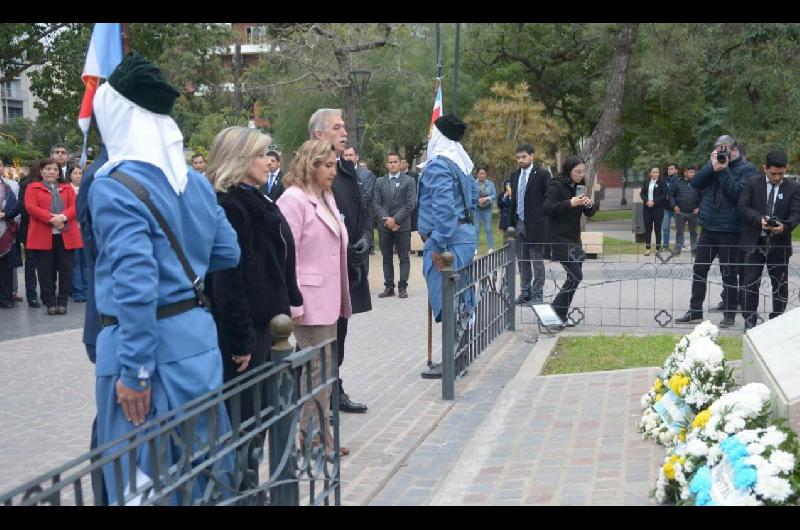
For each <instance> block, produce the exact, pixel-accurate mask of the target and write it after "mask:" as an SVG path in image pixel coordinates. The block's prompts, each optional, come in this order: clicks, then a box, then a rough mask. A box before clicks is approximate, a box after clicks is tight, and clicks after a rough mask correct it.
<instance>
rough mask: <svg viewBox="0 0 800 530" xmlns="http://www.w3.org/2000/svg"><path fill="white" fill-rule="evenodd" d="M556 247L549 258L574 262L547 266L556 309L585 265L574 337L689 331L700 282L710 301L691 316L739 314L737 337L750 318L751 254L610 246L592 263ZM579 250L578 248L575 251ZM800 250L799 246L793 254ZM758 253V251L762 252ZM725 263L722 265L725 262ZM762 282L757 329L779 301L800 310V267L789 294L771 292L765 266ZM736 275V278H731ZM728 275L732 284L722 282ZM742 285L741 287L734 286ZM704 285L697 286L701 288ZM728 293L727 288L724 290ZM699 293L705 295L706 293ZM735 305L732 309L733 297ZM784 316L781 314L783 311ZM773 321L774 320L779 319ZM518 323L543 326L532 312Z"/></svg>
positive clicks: (790, 278)
mask: <svg viewBox="0 0 800 530" xmlns="http://www.w3.org/2000/svg"><path fill="white" fill-rule="evenodd" d="M558 247H559V246H558V245H554V244H553V245H551V244H548V245H547V249H548V250H550V251H551V252H550V253H548V252H547V251H546V252H545V255H546V256H547V255H553V256H555V255H557V254H562V255H564V254H566V255H568V257H569V259H567V260H564V261H553V260H549V259H545V271H546V281H545V286H544V293H543V294H544V300H543V301H544V302H545V303H552V302H553V301H554V298H555V297H556V296H557V294H558V293H559V292H560V291H561V290H562V288H563V287H564V282H565V280H566V279H567V274H568V273H567V272H566V268H567V267H565V265H570V264H580V265H581V272H582V279H581V281H580V284H579V286H578V288H577V289H576V290H575V293H574V295H573V298H572V300H571V303H570V305H569V309H568V313H567V316H568V317H569V319H570V321H571V323H574V324H575V326H576V327H575V328H573V329H574V330H575V331H580V330H586V331H598V330H600V331H603V330H614V329H617V328H623V329H629V330H638V331H650V332H652V331H654V330H667V329H671V328H677V329H685V328H686V327H688V326H690V325H692V324H691V323H686V324H682V323H677V322H676V319H678V318H680V317H683V316H684V315H685V313H687V312H690V310H691V309H692V308H691V306H690V300H691V298H692V288H693V285H692V284H693V283H694V280H695V279H697V280H698V282H697V283H698V284H704V286H705V287H704V290H705V295H704V297H703V299H702V302H701V304H702V306H701V308H700V309H699V311H697V309H695V311H694V312H693V316H695V317H699V316H702V317H703V318H705V319H709V318H712V319H713V318H714V315H718V316H719V318H720V319H721V318H722V317H723V316H725V315H726V314H728V315H733V314H736V315H740V316H737V317H735V318H736V320H735V325H734V327H733V328H731V329H732V330H733V331H734V332H738V333H741V332H743V331H744V325H743V323H744V321H743V320H742V318H741V315H743V312H744V307H743V304H744V293H745V291H746V289H745V288H744V287H738V285H742V286H744V285H745V283H746V281H745V274H746V272H747V269H748V268H752V267H756V265H753V264H748V261H747V260H748V258H749V254H750V252H751V251H753V248H752V247H742V246H738V245H730V246H727V247H721V248H720V250H721V251H722V252H721V254H722V255H723V256H724V255H725V254H727V255H728V256H729V257H728V258H723V259H722V260H720V256H719V254H720V253H717V254H714V255H712V259H707V257H708V254H706V253H705V252H698V254H697V255H698V256H701V257H702V256H706V259H702V260H701V261H698V259H697V257H696V256H695V255H694V252H692V251H682V250H678V249H675V248H669V249H667V248H665V249H661V250H658V251H656V252H653V253H652V254H650V255H644V252H645V250H646V249H645V246H644V245H637V244H635V243H629V244H627V243H626V244H624V245H616V246H612V247H609V246H605V248H604V249H603V252H601V253H597V254H596V255H594V256H592V255H591V254H590V255H589V256H588V257H586V256H585V254H584V253H581V252H578V253H577V255H576V254H570V253H568V252H566V249H562V252H559V251H558V250H557V249H558ZM573 248H574V247H573ZM798 250H800V248H798V247H794V254H797V252H798ZM756 251H757V250H756ZM720 261H721V262H720ZM703 269H707V270H708V272H707V276H706V279H705V281H704V282H703V281H702V272H703ZM762 269H763V271H762V272H761V274H759V275H758V276H757V280H756V281H755V283H753V284H751V285H752V287H750V290H749V292H748V293H747V296H748V297H752V296H755V297H757V304H756V310H755V318H756V322H757V323H761V322H763V321H764V320H767V319H768V318H770V316H771V314H773V313H775V312H774V311H773V300H775V299H777V300H779V301H780V302H782V303H783V304H785V311H788V310H791V309H793V308H795V307H798V305H800V299H799V298H798V297H799V295H800V266H798V265H796V264H793V263H792V262H791V261H790V262H789V264H788V266H787V267H786V271H785V272H786V275H785V277H784V278H783V280H782V281H781V282H780V283H782V289H783V291H782V292H781V291H776V292H774V293H773V285H772V281H771V278H770V277H769V275H768V270H767V267H762ZM729 271H730V272H729ZM724 276H727V277H728V278H729V279H731V278H735V283H733V282H734V280H731V282H730V283H726V282H725V281H724V278H723V277H724ZM734 285H736V286H737V287H734ZM698 287H699V285H698V286H697V287H695V289H698ZM726 287H727V289H726ZM700 289H701V290H700V291H696V294H697V295H699V294H701V293H702V287H701V288H700ZM726 290H727V291H728V295H727V296H731V297H732V298H733V300H732V301H731V302H730V303H728V302H727V301H726V298H727V296H725V295H724V293H725V291H726ZM720 303H722V304H723V305H724V304H726V303H727V304H728V305H727V306H726V308H725V309H718V305H719V304H720ZM778 312H780V311H778ZM773 316H774V315H773ZM520 322H521V323H522V324H532V323H533V324H535V323H538V319H537V317H536V315H535V313H534V312H533V311H523V313H522V315H521V320H520Z"/></svg>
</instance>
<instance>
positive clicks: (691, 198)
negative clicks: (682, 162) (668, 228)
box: [669, 178, 700, 213]
mask: <svg viewBox="0 0 800 530" xmlns="http://www.w3.org/2000/svg"><path fill="white" fill-rule="evenodd" d="M676 206H677V207H678V208H680V209H681V213H692V211H694V210H695V209H696V208H699V207H700V191H698V190H696V189H695V188H694V186H692V184H691V182H690V181H688V180H686V179H685V178H682V179H680V180H678V181H676V182H675V184H674V185H673V186H672V189H671V190H670V191H669V207H670V208H671V209H672V210H674V209H675V207H676Z"/></svg>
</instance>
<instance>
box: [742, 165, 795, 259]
mask: <svg viewBox="0 0 800 530" xmlns="http://www.w3.org/2000/svg"><path fill="white" fill-rule="evenodd" d="M768 200H769V198H768V197H767V180H766V176H765V175H763V174H762V175H755V176H753V177H750V178H749V179H747V181H746V182H745V184H744V188H742V194H741V196H740V197H739V217H740V218H741V220H742V232H741V235H740V236H739V244H740V245H747V246H755V245H756V244H757V243H758V238H759V237H761V219H762V218H763V217H764V216H768V215H769V214H768V213H767V201H768ZM773 215H774V216H775V217H777V218H778V220H779V221H780V222H781V223H783V225H784V226H783V233H782V234H780V235H776V236H773V237H772V245H773V246H788V247H789V249H788V252H789V254H788V255H791V253H792V230H793V229H794V227H796V226H797V225H798V224H800V183H798V182H793V181H790V180H788V179H783V183H782V184H781V187H780V188H778V193H777V194H776V196H775V208H774V210H773Z"/></svg>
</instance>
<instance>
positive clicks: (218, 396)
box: [0, 315, 341, 506]
mask: <svg viewBox="0 0 800 530" xmlns="http://www.w3.org/2000/svg"><path fill="white" fill-rule="evenodd" d="M270 327H271V330H272V334H273V336H274V337H275V338H276V341H275V345H274V346H273V349H272V359H271V361H270V362H267V363H265V364H263V365H261V366H259V367H257V368H255V369H253V370H251V371H249V372H246V373H245V374H243V375H241V376H239V377H237V378H235V379H233V380H231V381H229V382H228V383H226V384H225V385H223V386H222V387H221V388H219V389H218V390H215V391H212V392H209V393H207V394H205V395H202V396H200V397H198V398H196V399H194V400H192V401H190V402H188V403H186V404H184V405H183V406H181V407H179V408H177V409H175V410H171V411H169V412H168V413H167V414H164V415H162V416H159V417H157V418H154V419H153V420H151V421H148V422H147V423H145V424H143V425H141V426H140V427H138V428H136V429H135V430H133V431H131V432H130V433H129V434H128V435H126V436H124V437H121V438H119V439H117V440H114V441H111V442H109V443H107V444H105V445H104V446H102V447H98V448H97V449H95V450H93V451H91V452H89V453H86V454H84V455H82V456H80V457H78V458H76V459H74V460H72V461H70V462H68V463H66V464H64V465H62V466H59V467H57V468H56V469H53V470H52V471H50V472H48V473H45V474H43V475H41V476H39V477H38V478H36V479H34V480H31V481H29V482H28V483H26V484H23V485H21V486H20V487H18V488H16V489H14V490H12V491H10V492H7V493H5V494H2V495H0V504H4V505H37V504H52V505H62V504H63V505H85V504H94V505H104V504H109V502H108V500H107V499H108V498H111V499H118V500H113V501H112V502H111V503H110V504H112V505H122V504H124V505H259V506H263V505H284V506H285V505H290V506H292V505H298V504H301V503H308V504H311V505H319V504H324V505H329V504H335V505H339V504H340V503H341V492H340V473H339V412H338V411H339V406H338V405H339V404H338V391H337V385H338V364H337V362H336V358H337V357H336V352H335V348H336V341H335V340H330V341H327V342H325V343H323V344H320V345H317V346H315V347H314V348H307V349H305V350H302V351H298V352H294V351H293V348H292V346H291V344H290V343H289V341H288V337H289V335H290V334H291V332H292V326H291V320H290V319H289V317H287V316H285V315H279V316H277V317H275V318H274V319H273V321H272V323H271V324H270ZM313 362H319V363H320V364H321V374H322V377H321V380H316V381H315V380H312V370H311V365H312V363H313ZM301 379H302V380H304V382H305V384H301ZM326 388H332V389H333V392H332V400H333V403H332V407H331V408H332V415H331V417H332V421H331V426H332V431H333V448H332V450H330V448H329V449H328V450H326V449H325V447H326V445H328V443H327V442H323V441H322V440H324V439H325V435H324V434H322V433H320V430H321V428H320V427H319V426H320V425H324V424H325V420H326V419H327V417H328V414H329V412H328V404H327V403H320V400H319V399H317V396H319V395H320V394H321V393H322V392H323V391H325V389H326ZM242 399H252V400H253V402H254V408H253V409H254V410H255V411H256V413H255V414H254V415H253V416H252V417H249V418H242V417H241V413H240V403H241V400H242ZM307 403H311V405H309V406H310V407H312V408H313V410H314V412H313V413H312V414H311V415H310V416H309V419H308V422H307V423H306V424H305V425H303V426H301V425H299V416H300V411H301V410H302V408H303V407H304V406H306V404H307ZM226 410H227V411H228V412H229V414H228V413H226ZM223 416H229V418H230V427H231V428H230V430H227V429H224V428H222V429H221V428H218V426H219V425H227V422H225V421H221V419H222V417H223ZM202 425H206V426H208V427H207V429H197V427H198V426H202ZM198 430H201V431H202V433H201V435H198V432H197V431H198ZM298 438H299V441H298ZM265 445H266V452H265ZM265 454H266V458H265ZM143 455H145V456H147V457H149V462H150V463H151V464H150V465H149V469H145V470H142V469H139V468H138V467H137V456H138V457H140V458H139V460H140V461H141V457H142V456H143ZM301 486H305V487H306V488H307V489H306V488H303V490H304V491H303V490H301ZM104 488H105V489H104ZM106 493H108V495H106Z"/></svg>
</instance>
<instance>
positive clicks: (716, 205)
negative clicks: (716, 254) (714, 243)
mask: <svg viewBox="0 0 800 530" xmlns="http://www.w3.org/2000/svg"><path fill="white" fill-rule="evenodd" d="M753 175H758V170H757V169H756V166H754V165H753V164H752V163H750V162H748V161H747V160H744V159H743V158H742V157H739V158H737V159H736V160H731V161H730V163H729V164H728V167H727V168H725V169H723V170H722V171H719V172H714V169H713V168H712V166H711V162H708V163H707V164H706V165H705V166H703V168H702V169H701V170H700V171H698V172H697V174H696V175H695V176H694V178H692V186H693V187H694V188H697V189H698V190H703V196H702V198H701V199H700V214H699V217H698V220H699V221H700V226H702V227H703V230H711V231H714V232H729V233H732V232H736V233H738V232H739V229H740V228H741V220H740V219H739V211H738V204H739V198H740V196H741V194H742V188H743V187H744V183H745V182H746V181H747V179H748V178H749V177H752V176H753Z"/></svg>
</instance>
